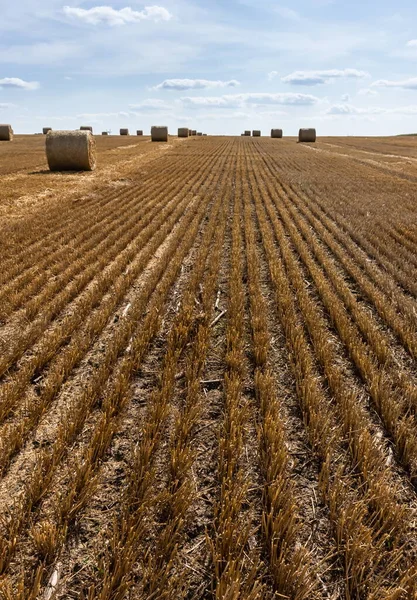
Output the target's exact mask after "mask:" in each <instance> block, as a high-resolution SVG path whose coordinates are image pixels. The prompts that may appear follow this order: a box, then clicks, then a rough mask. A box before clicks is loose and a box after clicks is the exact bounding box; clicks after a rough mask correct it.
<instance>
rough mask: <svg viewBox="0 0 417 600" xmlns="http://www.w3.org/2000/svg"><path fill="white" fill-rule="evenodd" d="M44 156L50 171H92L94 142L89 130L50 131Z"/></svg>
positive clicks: (94, 159)
mask: <svg viewBox="0 0 417 600" xmlns="http://www.w3.org/2000/svg"><path fill="white" fill-rule="evenodd" d="M46 158H47V160H48V165H49V168H50V169H51V171H93V170H94V169H95V167H96V142H95V139H94V136H93V134H92V133H91V131H50V132H49V133H48V135H47V136H46Z"/></svg>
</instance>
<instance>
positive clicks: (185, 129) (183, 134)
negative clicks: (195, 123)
mask: <svg viewBox="0 0 417 600" xmlns="http://www.w3.org/2000/svg"><path fill="white" fill-rule="evenodd" d="M188 132H189V130H188V127H180V128H179V129H178V137H180V138H185V137H186V138H188Z"/></svg>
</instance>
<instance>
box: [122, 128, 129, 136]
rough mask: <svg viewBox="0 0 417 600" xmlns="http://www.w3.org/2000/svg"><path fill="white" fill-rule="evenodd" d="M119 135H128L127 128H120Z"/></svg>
mask: <svg viewBox="0 0 417 600" xmlns="http://www.w3.org/2000/svg"><path fill="white" fill-rule="evenodd" d="M120 135H129V130H128V129H126V128H124V129H121V130H120Z"/></svg>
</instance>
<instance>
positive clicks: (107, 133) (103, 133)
mask: <svg viewBox="0 0 417 600" xmlns="http://www.w3.org/2000/svg"><path fill="white" fill-rule="evenodd" d="M101 135H109V132H108V131H102V132H101Z"/></svg>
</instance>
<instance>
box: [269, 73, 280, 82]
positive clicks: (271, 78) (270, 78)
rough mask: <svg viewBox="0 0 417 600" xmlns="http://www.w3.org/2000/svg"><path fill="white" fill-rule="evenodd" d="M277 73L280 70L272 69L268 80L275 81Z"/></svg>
mask: <svg viewBox="0 0 417 600" xmlns="http://www.w3.org/2000/svg"><path fill="white" fill-rule="evenodd" d="M277 75H278V71H271V72H270V73H268V81H273V80H274V79H275V77H276V76H277Z"/></svg>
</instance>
